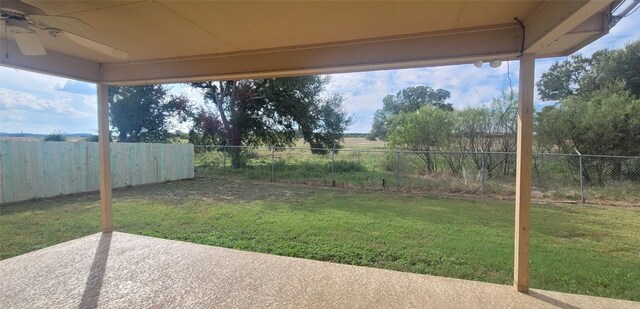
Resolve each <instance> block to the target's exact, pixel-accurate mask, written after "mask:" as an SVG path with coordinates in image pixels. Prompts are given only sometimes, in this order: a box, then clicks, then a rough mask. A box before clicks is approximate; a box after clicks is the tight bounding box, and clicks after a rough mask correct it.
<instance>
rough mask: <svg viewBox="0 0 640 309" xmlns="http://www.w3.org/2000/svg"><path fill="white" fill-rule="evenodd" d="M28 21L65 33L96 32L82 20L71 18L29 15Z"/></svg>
mask: <svg viewBox="0 0 640 309" xmlns="http://www.w3.org/2000/svg"><path fill="white" fill-rule="evenodd" d="M27 19H30V20H32V21H35V22H36V23H38V24H41V25H43V26H46V27H48V28H57V29H60V30H64V31H72V32H76V33H78V32H79V33H85V32H95V31H96V29H95V28H93V27H91V25H89V24H87V23H85V22H84V21H82V20H81V19H78V18H75V17H71V16H51V15H28V16H27Z"/></svg>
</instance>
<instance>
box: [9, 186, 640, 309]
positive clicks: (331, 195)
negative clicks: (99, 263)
mask: <svg viewBox="0 0 640 309" xmlns="http://www.w3.org/2000/svg"><path fill="white" fill-rule="evenodd" d="M0 211H1V213H2V215H1V216H0V248H1V250H0V253H1V258H3V259H6V258H9V257H12V256H15V255H18V254H23V253H25V252H29V251H33V250H37V249H39V248H43V247H47V246H51V245H54V244H57V243H61V242H64V241H68V240H72V239H75V238H78V237H81V236H85V235H89V234H92V233H96V232H98V231H99V230H100V203H99V195H98V194H82V195H78V196H71V197H68V196H67V197H59V198H52V199H47V200H41V201H29V202H24V203H20V204H14V205H7V206H2V207H0ZM113 217H114V219H113V220H114V227H115V229H116V230H117V231H120V232H127V233H133V234H139V235H147V236H153V237H159V238H166V239H174V240H182V241H188V242H193V243H200V244H206V245H214V246H222V247H227V248H235V249H240V250H247V251H256V252H265V253H271V254H277V255H285V256H293V257H300V258H306V259H314V260H321V261H330V262H336V263H344V264H353V265H363V266H370V267H377V268H385V269H392V270H398V271H405V272H414V273H421V274H432V275H438V276H446V277H453V278H463V279H470V280H479V281H486V282H494V283H500V284H511V282H512V278H513V273H512V270H513V235H514V206H513V202H503V201H492V200H464V199H449V198H439V197H434V196H430V195H424V194H411V193H395V192H393V191H361V190H353V189H342V188H318V187H313V186H305V185H299V184H290V183H278V182H265V181H252V180H238V179H235V178H230V177H220V176H219V177H215V178H213V179H208V180H187V181H177V182H171V183H163V184H156V185H149V186H144V187H134V188H124V189H120V190H116V191H115V192H114V208H113ZM531 218H532V226H531V263H530V266H531V286H532V287H533V288H539V289H545V290H556V291H563V292H571V293H578V294H589V295H597V296H607V297H615V298H625V299H631V300H636V301H637V300H640V251H638V248H640V233H638V231H639V230H640V209H638V208H620V207H617V208H616V207H597V206H585V205H545V204H537V205H534V206H533V209H532V216H531Z"/></svg>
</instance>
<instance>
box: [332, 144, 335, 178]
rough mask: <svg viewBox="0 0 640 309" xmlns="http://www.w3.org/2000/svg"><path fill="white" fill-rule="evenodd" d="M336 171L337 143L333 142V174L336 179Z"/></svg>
mask: <svg viewBox="0 0 640 309" xmlns="http://www.w3.org/2000/svg"><path fill="white" fill-rule="evenodd" d="M335 173H336V144H333V147H332V149H331V174H332V175H333V177H334V179H335V177H336V176H335Z"/></svg>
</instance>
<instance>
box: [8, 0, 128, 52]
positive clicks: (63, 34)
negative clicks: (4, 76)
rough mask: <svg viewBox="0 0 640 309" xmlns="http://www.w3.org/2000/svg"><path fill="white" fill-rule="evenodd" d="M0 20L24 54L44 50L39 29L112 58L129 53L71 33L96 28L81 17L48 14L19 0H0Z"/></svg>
mask: <svg viewBox="0 0 640 309" xmlns="http://www.w3.org/2000/svg"><path fill="white" fill-rule="evenodd" d="M0 20H1V21H2V22H4V26H5V29H6V30H8V32H10V33H11V34H13V37H14V39H15V41H16V44H17V45H18V48H19V49H20V52H22V54H23V55H25V56H41V55H46V54H47V52H46V51H45V49H44V46H43V45H42V42H41V41H40V38H39V37H38V33H37V32H36V31H35V30H36V29H40V30H44V31H45V32H46V33H47V34H48V35H50V36H51V37H54V38H66V39H68V40H70V41H71V42H73V43H75V44H77V45H80V46H82V47H85V48H88V49H91V50H93V51H96V52H98V53H101V54H104V55H107V56H110V57H113V58H117V59H120V60H124V59H127V58H128V57H129V54H128V53H127V52H124V51H122V50H119V49H117V48H114V47H111V46H108V45H105V44H102V43H100V42H96V41H94V40H91V39H88V38H86V37H83V36H80V35H77V34H75V33H73V32H74V31H77V32H80V33H87V32H95V31H96V30H95V29H94V28H93V27H91V26H90V25H88V24H87V23H85V22H84V21H82V20H80V19H78V18H75V17H70V16H55V15H47V14H46V13H45V12H44V11H42V10H41V9H39V8H37V7H35V6H32V5H29V4H26V3H23V2H21V1H19V0H0Z"/></svg>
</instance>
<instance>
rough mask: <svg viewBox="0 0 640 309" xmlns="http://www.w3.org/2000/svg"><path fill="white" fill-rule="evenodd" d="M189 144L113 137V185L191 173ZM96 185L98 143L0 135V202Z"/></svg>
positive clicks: (180, 176) (51, 194)
mask: <svg viewBox="0 0 640 309" xmlns="http://www.w3.org/2000/svg"><path fill="white" fill-rule="evenodd" d="M193 166H194V153H193V145H190V144H150V143H111V175H112V181H113V187H124V186H134V185H140V184H148V183H155V182H163V181H168V180H177V179H184V178H193V177H194V169H193ZM99 188H100V179H99V176H98V143H88V142H27V141H0V204H1V203H8V202H16V201H22V200H28V199H32V198H41V197H49V196H55V195H62V194H71V193H78V192H86V191H95V190H98V189H99Z"/></svg>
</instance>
